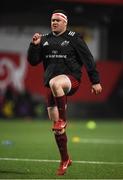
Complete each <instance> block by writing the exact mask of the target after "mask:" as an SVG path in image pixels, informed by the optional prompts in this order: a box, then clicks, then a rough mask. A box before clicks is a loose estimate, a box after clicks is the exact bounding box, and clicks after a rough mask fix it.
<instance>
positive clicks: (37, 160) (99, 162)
mask: <svg viewBox="0 0 123 180" xmlns="http://www.w3.org/2000/svg"><path fill="white" fill-rule="evenodd" d="M0 161H26V162H51V163H57V162H60V161H59V160H49V159H23V158H0ZM73 163H77V164H107V165H123V162H105V161H73Z"/></svg>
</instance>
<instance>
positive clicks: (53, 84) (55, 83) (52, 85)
mask: <svg viewBox="0 0 123 180" xmlns="http://www.w3.org/2000/svg"><path fill="white" fill-rule="evenodd" d="M49 85H50V88H51V89H52V90H53V91H56V90H57V89H58V88H59V87H60V83H59V81H56V80H54V79H51V80H50V82H49Z"/></svg>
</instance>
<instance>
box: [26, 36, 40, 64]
mask: <svg viewBox="0 0 123 180" xmlns="http://www.w3.org/2000/svg"><path fill="white" fill-rule="evenodd" d="M40 43H41V35H40V34H39V33H35V34H34V36H33V38H32V42H31V43H30V45H29V48H28V52H27V60H28V62H29V63H30V64H31V65H32V66H35V65H37V64H39V63H40V62H41V61H42V60H41V44H40Z"/></svg>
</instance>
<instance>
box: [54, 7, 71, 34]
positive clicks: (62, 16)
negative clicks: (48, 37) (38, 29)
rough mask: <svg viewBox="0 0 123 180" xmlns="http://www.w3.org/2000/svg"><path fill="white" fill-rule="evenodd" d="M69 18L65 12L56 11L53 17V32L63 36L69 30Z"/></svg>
mask: <svg viewBox="0 0 123 180" xmlns="http://www.w3.org/2000/svg"><path fill="white" fill-rule="evenodd" d="M67 24H68V18H67V14H66V12H65V11H63V10H55V11H53V13H52V17H51V30H52V32H54V33H56V34H61V33H63V32H64V31H66V29H67Z"/></svg>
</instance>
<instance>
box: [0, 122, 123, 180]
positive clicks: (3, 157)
mask: <svg viewBox="0 0 123 180" xmlns="http://www.w3.org/2000/svg"><path fill="white" fill-rule="evenodd" d="M86 123H87V120H86V121H83V120H81V121H80V120H78V121H77V120H76V121H73V120H69V124H68V127H67V134H68V140H69V141H68V148H69V153H70V156H71V158H72V160H73V164H72V166H71V167H69V168H68V171H67V173H66V174H65V175H64V176H56V175H55V172H56V169H57V167H58V165H59V162H58V160H59V158H60V157H59V152H58V149H57V146H56V144H55V140H54V135H53V133H52V131H51V126H52V124H51V122H50V121H48V120H37V119H34V120H29V119H27V120H26V119H19V120H2V119H1V120H0V179H123V122H122V121H118V120H115V121H98V120H97V121H96V128H93V129H88V128H87V126H86Z"/></svg>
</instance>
